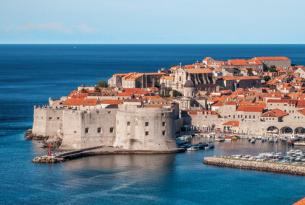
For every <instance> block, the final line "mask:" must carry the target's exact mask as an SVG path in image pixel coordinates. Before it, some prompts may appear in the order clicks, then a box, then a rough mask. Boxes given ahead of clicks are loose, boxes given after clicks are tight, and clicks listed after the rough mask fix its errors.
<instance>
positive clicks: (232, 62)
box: [228, 59, 248, 66]
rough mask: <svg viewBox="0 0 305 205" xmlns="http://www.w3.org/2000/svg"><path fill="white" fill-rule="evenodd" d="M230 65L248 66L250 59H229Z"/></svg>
mask: <svg viewBox="0 0 305 205" xmlns="http://www.w3.org/2000/svg"><path fill="white" fill-rule="evenodd" d="M228 64H229V65H236V66H240V65H241V66H246V65H248V61H247V60H245V59H233V60H228Z"/></svg>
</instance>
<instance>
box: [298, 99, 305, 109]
mask: <svg viewBox="0 0 305 205" xmlns="http://www.w3.org/2000/svg"><path fill="white" fill-rule="evenodd" d="M297 107H298V108H305V100H298V102H297Z"/></svg>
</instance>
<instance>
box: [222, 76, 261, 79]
mask: <svg viewBox="0 0 305 205" xmlns="http://www.w3.org/2000/svg"><path fill="white" fill-rule="evenodd" d="M220 78H221V79H223V80H260V77H259V76H223V77H220Z"/></svg>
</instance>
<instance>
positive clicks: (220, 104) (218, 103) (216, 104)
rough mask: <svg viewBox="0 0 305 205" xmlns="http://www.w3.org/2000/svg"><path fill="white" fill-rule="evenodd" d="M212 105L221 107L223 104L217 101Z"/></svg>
mask: <svg viewBox="0 0 305 205" xmlns="http://www.w3.org/2000/svg"><path fill="white" fill-rule="evenodd" d="M212 106H213V107H221V106H223V103H222V102H217V103H215V104H213V105H212Z"/></svg>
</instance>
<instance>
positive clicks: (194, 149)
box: [186, 146, 199, 152]
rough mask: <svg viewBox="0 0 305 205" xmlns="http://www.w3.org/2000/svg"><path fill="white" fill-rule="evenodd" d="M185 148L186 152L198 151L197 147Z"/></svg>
mask: <svg viewBox="0 0 305 205" xmlns="http://www.w3.org/2000/svg"><path fill="white" fill-rule="evenodd" d="M186 150H187V151H188V152H192V151H198V150H199V147H195V146H192V147H189V148H187V149H186Z"/></svg>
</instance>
